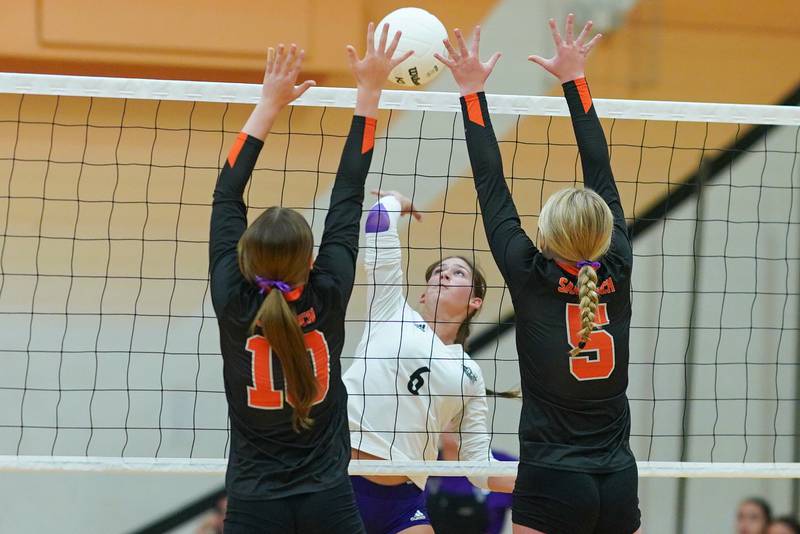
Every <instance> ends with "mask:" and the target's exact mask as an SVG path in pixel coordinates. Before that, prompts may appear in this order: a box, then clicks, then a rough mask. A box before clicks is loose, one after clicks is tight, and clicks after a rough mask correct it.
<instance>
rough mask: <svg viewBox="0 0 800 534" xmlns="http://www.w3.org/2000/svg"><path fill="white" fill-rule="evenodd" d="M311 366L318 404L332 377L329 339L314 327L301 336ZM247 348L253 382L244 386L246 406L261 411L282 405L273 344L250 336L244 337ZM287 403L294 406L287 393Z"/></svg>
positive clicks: (259, 337)
mask: <svg viewBox="0 0 800 534" xmlns="http://www.w3.org/2000/svg"><path fill="white" fill-rule="evenodd" d="M303 337H304V338H305V344H306V348H307V349H308V355H309V358H311V367H312V368H313V369H314V376H315V377H316V379H317V398H316V399H314V402H313V404H312V405H314V404H319V403H320V402H322V401H323V400H324V399H325V395H327V394H328V387H329V386H330V379H331V356H330V353H329V352H328V342H327V341H326V340H325V335H324V334H323V333H322V332H320V331H319V330H313V331H311V332H308V333H306V334H304V335H303ZM247 351H248V352H249V353H250V355H251V356H252V366H251V372H252V380H253V385H252V386H247V405H248V406H250V407H251V408H258V409H260V410H280V409H282V408H283V398H284V392H283V389H276V388H275V379H274V377H273V370H272V347H270V345H269V343H268V342H267V340H266V338H264V337H263V336H250V338H249V339H248V340H247ZM286 402H288V403H289V405H291V406H294V404H293V403H292V398H291V396H290V395H288V394H287V395H286Z"/></svg>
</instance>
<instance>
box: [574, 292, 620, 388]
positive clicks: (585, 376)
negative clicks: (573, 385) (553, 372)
mask: <svg viewBox="0 0 800 534" xmlns="http://www.w3.org/2000/svg"><path fill="white" fill-rule="evenodd" d="M594 320H595V324H596V325H597V326H605V325H607V324H608V323H609V320H608V312H607V311H606V305H605V304H598V305H597V314H596V315H595V318H594ZM567 331H568V341H569V346H570V347H572V348H575V347H577V346H578V343H580V341H581V336H580V331H581V307H580V305H578V304H567ZM569 371H570V372H571V373H572V376H574V377H575V378H577V379H578V380H601V379H603V378H608V377H609V376H611V373H613V372H614V338H613V337H612V336H611V334H609V333H608V332H606V331H605V330H593V331H592V333H591V334H590V335H589V339H588V341H587V342H586V346H585V347H584V348H583V350H581V353H580V354H578V355H577V356H571V357H570V359H569Z"/></svg>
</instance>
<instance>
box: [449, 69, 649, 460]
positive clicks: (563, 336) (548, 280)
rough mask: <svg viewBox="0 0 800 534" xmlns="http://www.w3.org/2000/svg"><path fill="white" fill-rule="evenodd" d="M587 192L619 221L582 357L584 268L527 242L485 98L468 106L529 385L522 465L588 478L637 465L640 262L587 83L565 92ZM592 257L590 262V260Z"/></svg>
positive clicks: (484, 208)
mask: <svg viewBox="0 0 800 534" xmlns="http://www.w3.org/2000/svg"><path fill="white" fill-rule="evenodd" d="M564 94H565V96H566V99H567V103H568V105H569V110H570V115H571V116H572V124H573V128H574V130H575V137H576V140H577V143H578V149H579V151H580V155H581V164H582V168H583V179H584V185H585V187H588V188H590V189H593V190H594V191H596V192H597V193H598V194H599V195H600V196H601V197H602V198H603V200H605V202H606V203H607V204H608V206H609V207H610V208H611V212H612V214H613V216H614V229H613V234H612V238H611V247H610V249H609V251H608V252H607V253H606V255H605V256H603V257H602V258H600V262H601V263H602V266H601V267H600V269H599V270H598V271H597V276H598V293H599V294H600V305H599V308H598V310H597V315H596V317H595V320H594V322H595V324H596V328H595V330H594V331H593V332H592V334H591V336H590V338H589V341H588V342H587V344H586V345H585V347H584V350H583V351H581V352H580V354H578V355H577V356H574V357H571V356H570V354H569V352H570V350H571V349H572V348H574V347H575V346H577V344H578V342H579V335H578V331H579V330H580V328H581V324H580V314H579V307H578V296H577V293H578V289H577V276H576V275H577V272H578V271H577V269H576V268H575V266H574V265H567V264H560V263H557V262H556V261H554V260H553V259H549V258H546V257H545V256H544V254H542V253H541V252H540V251H539V250H538V249H537V248H536V246H535V245H534V244H533V242H532V241H531V240H530V239H529V238H528V236H527V235H526V234H525V231H524V230H523V229H522V227H521V225H520V220H519V216H518V214H517V210H516V208H515V207H514V203H513V200H512V198H511V195H510V193H509V190H508V187H507V185H506V182H505V178H504V175H503V164H502V160H501V157H500V150H499V148H498V144H497V139H496V138H495V134H494V130H493V129H492V125H491V121H490V119H489V112H488V107H487V104H486V97H485V95H484V94H483V93H477V94H470V95H466V96H465V97H463V98H462V99H461V105H462V112H463V117H464V127H465V130H466V140H467V149H468V151H469V157H470V161H471V163H472V170H473V176H474V178H475V188H476V190H477V193H478V200H479V201H480V206H481V212H482V215H483V222H484V228H485V230H486V237H487V239H488V241H489V246H490V248H491V250H492V254H493V256H494V259H495V262H496V263H497V266H498V267H499V269H500V272H501V273H502V275H503V278H504V279H505V282H506V284H507V286H508V289H509V292H510V294H511V299H512V302H513V304H514V311H515V313H516V341H517V352H518V357H519V367H520V378H521V382H522V396H523V403H522V413H521V416H520V423H519V439H520V462H522V463H527V464H533V465H540V466H544V467H550V468H555V469H564V470H572V471H579V472H588V473H608V472H615V471H621V470H623V469H626V468H628V467H630V466H632V465H634V463H635V461H634V457H633V454H632V453H631V450H630V446H629V437H630V412H629V406H628V399H627V396H626V395H625V390H626V388H627V385H628V339H629V332H630V321H631V298H630V277H631V269H632V263H633V254H632V251H631V243H630V239H629V237H628V232H627V227H626V225H625V215H624V213H623V210H622V204H621V203H620V199H619V193H618V192H617V187H616V185H615V183H614V177H613V175H612V173H611V165H610V161H609V157H608V147H607V145H606V140H605V135H604V134H603V129H602V127H601V125H600V121H599V119H598V118H597V114H596V113H595V110H594V106H593V104H592V98H591V95H590V93H589V88H588V86H587V85H586V80H585V79H583V78H580V79H578V80H575V81H571V82H568V83H565V84H564ZM584 259H589V258H584Z"/></svg>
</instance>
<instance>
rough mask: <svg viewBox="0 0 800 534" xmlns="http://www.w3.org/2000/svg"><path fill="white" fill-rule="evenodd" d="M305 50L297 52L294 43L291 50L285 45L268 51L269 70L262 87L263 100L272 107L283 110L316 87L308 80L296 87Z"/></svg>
mask: <svg viewBox="0 0 800 534" xmlns="http://www.w3.org/2000/svg"><path fill="white" fill-rule="evenodd" d="M305 55H306V52H305V50H302V49H301V50H300V51H298V50H297V45H296V44H294V43H292V44H291V45H290V46H289V50H286V47H285V46H284V45H283V43H281V44H279V45H278V50H277V52H276V51H275V49H274V48H270V49H269V50H268V51H267V68H266V69H265V70H264V84H263V85H262V86H261V100H262V102H264V103H265V104H267V105H270V106H272V107H277V108H282V107H284V106H285V105H287V104H288V103H289V102H292V101H293V100H295V99H296V98H299V97H300V95H302V94H303V93H305V92H306V91H307V90H308V89H309V88H310V87H313V86H314V85H316V82H315V81H314V80H306V81H305V82H303V83H301V84H300V85H296V83H297V76H298V74H300V67H301V66H302V64H303V58H304V57H305Z"/></svg>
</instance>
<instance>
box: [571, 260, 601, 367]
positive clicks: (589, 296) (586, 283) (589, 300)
mask: <svg viewBox="0 0 800 534" xmlns="http://www.w3.org/2000/svg"><path fill="white" fill-rule="evenodd" d="M578 299H579V301H580V304H579V305H580V309H581V312H580V313H581V330H580V332H578V335H579V336H580V341H579V342H578V346H577V347H575V348H573V349H572V350H571V351H570V352H569V353H570V355H571V356H577V355H578V354H580V353H581V351H582V350H583V348H584V347H585V346H586V343H587V342H588V341H589V336H591V335H592V330H594V327H595V324H594V318H595V315H597V305H598V304H599V302H600V296H599V295H598V294H597V271H595V270H594V267H592V266H591V265H584V266H583V267H581V270H580V271H578Z"/></svg>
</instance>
